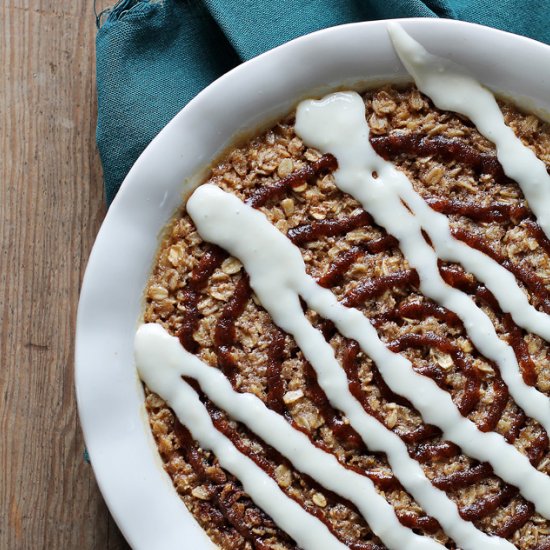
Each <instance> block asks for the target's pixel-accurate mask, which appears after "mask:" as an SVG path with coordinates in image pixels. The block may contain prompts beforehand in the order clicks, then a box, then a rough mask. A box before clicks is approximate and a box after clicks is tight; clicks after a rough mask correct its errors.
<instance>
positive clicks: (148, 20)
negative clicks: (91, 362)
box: [97, 0, 550, 203]
mask: <svg viewBox="0 0 550 550" xmlns="http://www.w3.org/2000/svg"><path fill="white" fill-rule="evenodd" d="M549 15H550V0H499V1H498V2H495V0H278V1H273V0H121V1H119V2H118V3H117V4H116V5H115V6H114V7H113V8H112V9H110V10H107V11H106V12H104V13H103V14H101V15H100V16H99V17H98V27H99V30H98V33H97V91H98V123H97V143H98V147H99V152H100V155H101V160H102V163H103V172H104V179H105V196H106V200H107V202H108V203H110V202H111V201H112V199H113V198H114V196H115V194H116V192H117V191H118V188H119V187H120V184H121V183H122V180H123V179H124V177H125V176H126V174H127V173H128V171H129V169H130V168H131V166H132V164H133V163H134V162H135V160H136V159H137V157H138V156H139V154H140V153H141V152H142V151H143V149H144V148H145V147H146V146H147V144H148V143H149V142H150V141H151V140H152V139H153V137H155V135H156V134H157V133H158V132H159V131H160V130H161V129H162V127H163V126H164V125H165V124H166V123H167V122H168V121H169V120H170V119H171V118H172V117H173V116H174V115H175V114H176V113H177V112H178V111H179V110H180V109H181V108H182V107H183V106H184V105H185V104H186V103H187V102H188V101H189V100H190V99H191V98H193V96H195V95H196V94H197V93H198V92H199V91H200V90H201V89H202V88H204V87H205V86H207V85H208V84H209V83H210V82H212V81H213V80H214V79H215V78H217V77H218V76H220V75H221V74H223V73H224V72H226V71H228V70H229V69H230V68H232V67H234V66H235V65H237V64H238V63H240V62H242V61H245V60H247V59H250V58H251V57H254V56H256V55H258V54H260V53H262V52H264V51H266V50H268V49H270V48H273V47H275V46H277V45H279V44H282V43H283V42H286V41H288V40H291V39H292V38H296V37H297V36H300V35H303V34H306V33H309V32H312V31H315V30H318V29H322V28H326V27H330V26H333V25H338V24H341V23H350V22H355V21H368V20H374V19H388V18H393V17H447V18H453V19H463V20H465V21H472V22H475V23H482V24H484V25H489V26H493V27H497V28H499V29H503V30H507V31H510V32H515V33H518V34H524V35H526V36H529V37H531V38H535V39H537V40H540V41H542V42H547V43H550V25H548V20H549Z"/></svg>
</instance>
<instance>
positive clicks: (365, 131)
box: [296, 92, 550, 488]
mask: <svg viewBox="0 0 550 550" xmlns="http://www.w3.org/2000/svg"><path fill="white" fill-rule="evenodd" d="M296 132H297V133H298V135H300V136H301V137H302V139H304V141H305V142H306V143H308V144H309V145H312V146H314V147H317V148H318V149H320V150H321V151H322V152H324V153H332V154H333V155H334V156H335V157H336V158H337V159H338V166H339V168H338V170H337V171H336V172H335V173H334V177H335V182H336V185H337V186H338V187H339V188H340V189H341V190H342V191H345V192H346V193H349V194H350V195H351V196H352V197H354V198H355V199H356V200H357V201H359V203H361V205H362V206H363V208H364V209H365V210H366V211H367V212H368V213H369V214H370V215H371V216H372V217H373V218H374V220H375V221H376V223H377V224H378V225H380V226H382V227H384V228H385V229H386V230H387V232H388V233H390V234H391V235H393V236H394V237H396V238H397V240H398V241H399V246H400V248H401V251H402V252H403V254H404V256H405V258H406V259H407V261H408V263H409V264H410V266H411V267H412V268H414V269H416V271H417V273H418V276H419V279H420V290H421V292H422V293H423V294H424V295H425V296H428V297H429V298H432V299H433V300H434V301H436V302H437V303H439V304H440V305H442V306H443V307H445V308H447V309H449V310H451V311H453V312H454V313H456V314H457V315H458V317H459V318H460V319H461V320H462V322H463V323H464V328H465V329H466V332H467V334H468V336H469V337H470V339H471V340H472V342H473V343H474V345H475V346H476V348H477V349H478V350H479V351H480V352H481V353H482V354H483V355H484V356H485V357H487V358H488V359H490V360H492V361H495V363H496V364H497V365H498V366H499V368H500V371H501V374H502V378H503V380H504V382H505V383H506V384H507V386H508V389H509V391H510V395H511V396H512V397H513V398H514V400H515V402H516V403H517V404H518V405H519V406H520V407H521V408H522V409H523V410H524V411H525V412H526V413H527V414H528V415H529V416H531V417H532V418H534V419H536V420H538V421H539V422H540V423H541V425H542V426H543V427H544V428H545V429H546V430H547V431H548V432H549V433H550V400H549V399H548V397H546V396H545V395H544V394H543V393H541V392H539V391H538V390H537V389H536V388H534V387H532V386H528V385H527V384H525V382H524V380H523V377H522V375H521V372H520V369H519V365H518V362H517V358H516V356H515V353H514V351H513V349H512V348H511V347H510V346H509V345H508V344H506V343H505V342H504V341H503V340H501V339H500V338H499V336H498V335H497V333H496V331H495V328H494V326H493V324H492V322H491V320H490V319H489V317H488V315H487V314H486V313H485V312H484V311H483V310H482V309H480V308H479V307H478V306H477V305H476V304H475V302H474V301H473V299H472V298H471V297H470V296H468V295H467V294H465V293H464V292H462V291H460V290H458V289H455V288H453V287H451V286H449V285H447V284H446V283H445V281H443V278H442V277H441V274H440V273H439V268H438V266H437V260H438V258H442V259H455V260H460V262H461V263H462V264H463V265H464V266H465V268H466V269H469V268H472V270H473V271H474V273H475V274H476V275H480V278H481V279H482V280H484V281H486V282H487V285H488V286H489V287H490V289H491V290H494V292H495V295H496V297H497V298H498V299H499V302H500V299H501V298H502V299H503V300H506V298H505V294H506V293H508V295H509V298H510V299H508V300H507V304H508V305H511V306H512V309H513V310H514V311H515V312H516V313H517V314H518V315H519V316H525V315H528V314H527V313H526V312H525V310H526V309H528V308H531V306H529V303H528V302H527V299H526V297H525V295H524V294H523V292H522V291H521V289H520V288H519V287H518V286H517V283H516V281H515V279H514V277H513V275H512V274H511V273H510V272H509V271H507V270H506V269H504V268H502V267H501V266H499V265H498V264H497V263H496V262H494V261H493V260H492V259H490V258H489V257H488V256H486V255H484V254H482V253H480V252H479V251H478V250H474V249H472V248H470V247H469V246H467V245H466V244H465V243H462V242H460V241H458V240H456V239H454V238H453V237H452V236H451V230H450V226H449V220H448V219H447V217H446V216H444V215H443V214H440V213H438V212H435V211H434V210H432V208H430V206H429V205H428V204H426V202H425V201H424V200H423V199H422V197H421V196H420V195H419V194H418V193H416V191H415V190H414V188H413V186H412V183H411V182H410V181H409V179H408V178H407V176H406V175H405V174H404V173H403V172H400V171H399V170H397V169H396V168H395V166H394V165H393V164H392V163H391V162H388V161H385V160H384V159H382V158H381V157H380V156H379V155H378V154H377V153H376V151H375V150H374V149H373V147H372V145H371V143H370V141H369V125H368V123H367V121H366V118H365V105H364V102H363V99H362V98H361V96H360V95H359V94H357V93H355V92H339V93H335V94H332V95H329V96H327V97H326V98H324V99H322V100H320V101H315V100H308V101H303V102H302V103H300V105H299V107H298V110H297V114H296ZM373 172H376V173H377V174H378V177H377V178H375V177H374V176H373ZM404 203H406V206H405V204H404ZM423 229H424V230H425V231H426V233H428V235H429V236H430V238H431V239H432V243H433V248H432V247H431V246H430V245H429V244H428V243H427V242H426V240H425V239H424V237H423V235H422V230H423ZM434 249H435V250H434ZM513 287H516V289H517V291H518V292H519V294H520V295H521V296H522V297H523V301H522V300H521V299H520V300H518V299H515V300H514V298H513V294H514V293H513ZM531 309H533V308H531ZM534 311H535V313H537V314H538V315H541V316H543V317H544V318H545V319H546V320H547V316H546V315H544V314H540V313H539V312H536V310H534ZM549 481H550V480H549ZM549 488H550V485H549Z"/></svg>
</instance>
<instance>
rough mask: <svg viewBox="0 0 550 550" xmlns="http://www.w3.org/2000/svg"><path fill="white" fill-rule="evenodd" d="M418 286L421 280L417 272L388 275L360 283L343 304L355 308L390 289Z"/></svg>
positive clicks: (399, 272)
mask: <svg viewBox="0 0 550 550" xmlns="http://www.w3.org/2000/svg"><path fill="white" fill-rule="evenodd" d="M418 284H419V279H418V275H417V273H416V271H413V270H406V271H398V272H396V273H392V274H391V275H386V276H384V277H379V278H377V279H369V280H367V281H363V282H361V283H359V284H358V285H357V286H356V287H355V288H354V289H353V290H351V291H350V292H348V293H347V294H346V296H345V297H344V299H343V300H342V303H343V304H344V305H345V306H347V307H354V306H357V305H359V304H361V303H362V302H364V301H365V300H367V299H368V298H372V297H373V296H379V295H380V294H382V293H383V292H385V291H386V290H388V289H390V288H393V287H397V286H400V287H401V286H404V285H413V286H416V287H417V286H418Z"/></svg>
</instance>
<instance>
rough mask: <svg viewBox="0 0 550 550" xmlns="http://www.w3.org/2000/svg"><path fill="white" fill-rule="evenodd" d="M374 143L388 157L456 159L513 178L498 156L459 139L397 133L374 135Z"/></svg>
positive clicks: (500, 177) (498, 176)
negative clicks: (402, 155) (409, 156)
mask: <svg viewBox="0 0 550 550" xmlns="http://www.w3.org/2000/svg"><path fill="white" fill-rule="evenodd" d="M370 142H371V144H372V146H373V148H374V150H375V151H376V152H377V153H378V154H379V155H380V156H381V157H383V158H384V159H386V160H389V159H391V158H392V157H394V156H396V155H399V154H405V155H414V156H415V157H418V156H420V157H422V156H435V157H437V158H440V159H442V160H445V161H452V160H456V161H457V162H460V163H462V164H465V165H466V166H470V167H471V168H472V169H474V170H476V171H477V172H479V173H480V174H491V175H492V176H493V177H494V178H495V179H497V180H499V181H501V182H509V181H510V179H509V178H508V176H506V174H505V173H504V170H503V169H502V166H501V165H500V163H499V161H498V159H497V157H496V155H493V154H490V153H481V152H480V151H478V150H477V149H475V148H474V147H472V146H470V145H467V144H466V143H464V142H463V141H460V140H458V139H449V138H446V137H443V136H436V137H425V136H423V135H422V134H416V133H403V132H396V133H392V134H387V135H383V136H371V137H370Z"/></svg>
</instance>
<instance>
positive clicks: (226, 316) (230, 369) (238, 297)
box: [214, 273, 252, 379]
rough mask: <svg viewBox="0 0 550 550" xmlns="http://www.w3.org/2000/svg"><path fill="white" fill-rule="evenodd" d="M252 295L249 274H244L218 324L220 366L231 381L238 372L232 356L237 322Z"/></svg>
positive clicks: (217, 348) (217, 349)
mask: <svg viewBox="0 0 550 550" xmlns="http://www.w3.org/2000/svg"><path fill="white" fill-rule="evenodd" d="M251 295H252V289H251V288H250V284H249V280H248V274H246V273H243V275H242V277H241V279H240V280H239V282H238V283H237V286H236V288H235V292H234V293H233V296H231V299H230V300H229V301H228V302H227V304H226V306H225V307H224V309H223V310H222V313H221V315H220V317H219V319H218V322H217V324H216V330H215V333H214V344H215V345H216V354H217V356H218V366H219V367H220V368H221V370H222V372H223V373H224V374H225V375H226V376H227V377H228V378H229V379H231V378H232V377H233V375H234V374H235V372H236V370H237V364H236V362H235V358H234V357H233V356H232V355H231V346H233V345H234V344H235V336H236V335H235V321H236V320H237V318H238V317H240V315H242V313H243V311H244V309H245V307H246V303H247V302H248V300H249V299H250V297H251Z"/></svg>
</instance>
